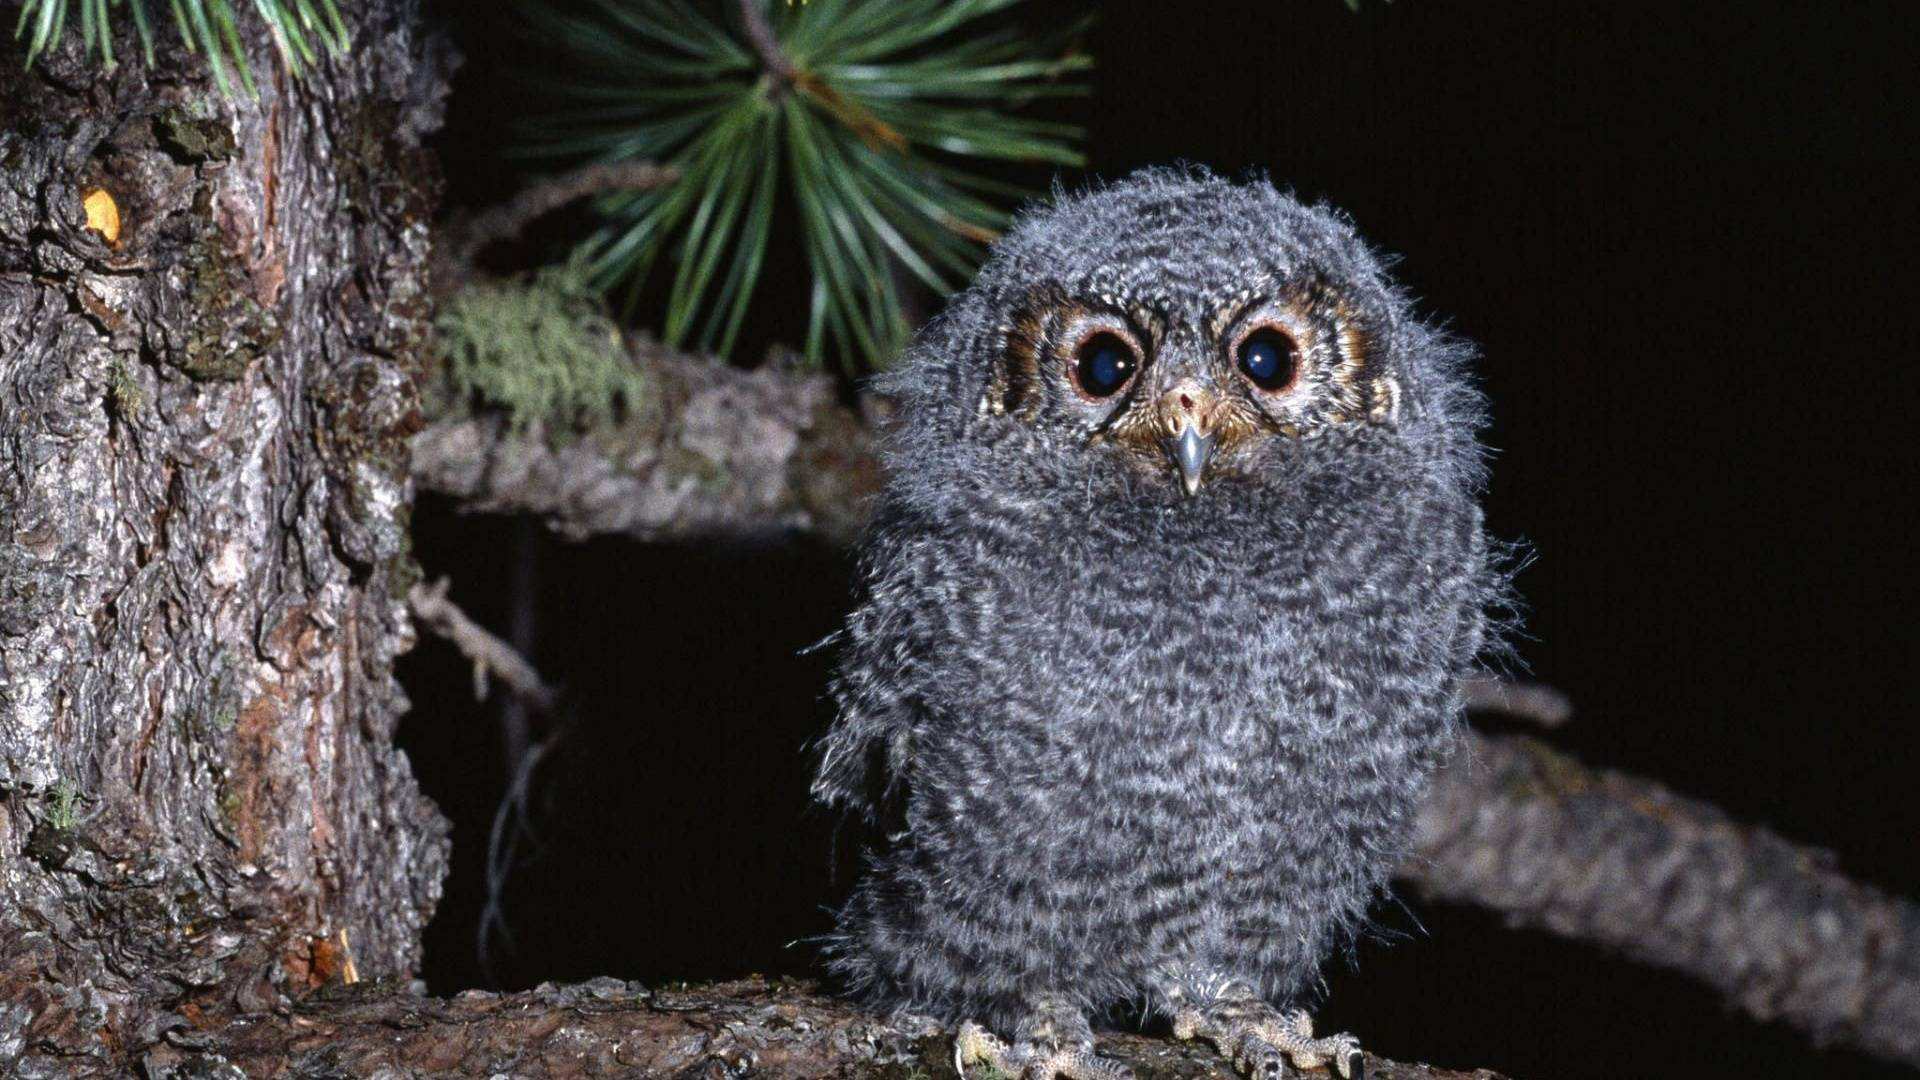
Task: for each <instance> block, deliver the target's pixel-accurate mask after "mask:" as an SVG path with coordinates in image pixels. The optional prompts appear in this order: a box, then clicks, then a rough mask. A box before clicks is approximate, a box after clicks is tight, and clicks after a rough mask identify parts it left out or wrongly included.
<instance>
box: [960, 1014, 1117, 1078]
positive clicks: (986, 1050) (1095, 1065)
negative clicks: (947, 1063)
mask: <svg viewBox="0 0 1920 1080" xmlns="http://www.w3.org/2000/svg"><path fill="white" fill-rule="evenodd" d="M975 1062H979V1063H982V1064H985V1065H987V1066H989V1067H991V1068H992V1069H993V1070H994V1071H995V1072H998V1073H1002V1074H1005V1075H1007V1076H1018V1077H1020V1078H1021V1080H1054V1078H1055V1077H1058V1078H1060V1080H1133V1070H1132V1069H1129V1068H1127V1067H1126V1066H1125V1065H1122V1064H1121V1063H1119V1062H1117V1061H1113V1060H1111V1059H1109V1058H1103V1057H1101V1056H1100V1055H1098V1054H1096V1053H1094V1052H1093V1047H1092V1045H1091V1044H1088V1045H1072V1046H1050V1045H1046V1044H1044V1043H1040V1042H1031V1041H1021V1042H1017V1043H1015V1044H1013V1045H1012V1046H1008V1045H1007V1044H1006V1043H1005V1042H1003V1041H1002V1040H1001V1039H1000V1037H999V1036H997V1035H995V1034H993V1033H992V1032H990V1031H988V1030H987V1029H986V1028H983V1027H981V1026H980V1025H979V1024H976V1023H973V1022H972V1021H968V1022H967V1023H964V1024H961V1025H960V1034H959V1035H958V1036H957V1037H956V1038H955V1039H954V1040H953V1071H954V1072H956V1073H958V1074H959V1075H960V1078H961V1080H966V1076H967V1066H968V1065H971V1064H974V1063H975Z"/></svg>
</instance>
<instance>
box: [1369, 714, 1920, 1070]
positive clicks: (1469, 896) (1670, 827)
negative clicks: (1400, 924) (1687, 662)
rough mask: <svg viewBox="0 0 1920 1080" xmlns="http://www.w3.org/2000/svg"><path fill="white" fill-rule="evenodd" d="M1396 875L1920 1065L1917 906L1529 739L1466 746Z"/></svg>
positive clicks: (1825, 859) (1761, 1013) (1826, 861)
mask: <svg viewBox="0 0 1920 1080" xmlns="http://www.w3.org/2000/svg"><path fill="white" fill-rule="evenodd" d="M1468 750H1469V752H1468V753H1467V754H1466V755H1462V757H1461V758H1460V760H1458V761H1456V763H1455V764H1454V765H1452V766H1450V767H1449V768H1447V769H1445V770H1443V771H1442V772H1441V774H1440V777H1439V780H1438V782H1437V783H1436V784H1435V785H1434V790H1433V793H1432V795H1431V797H1430V798H1429V800H1428V802H1427V805H1426V808H1425V809H1424V810H1423V811H1422V813H1421V815H1420V818H1419V822H1418V835H1417V840H1416V844H1417V853H1418V856H1419V857H1418V858H1417V859H1416V860H1414V861H1412V862H1409V863H1408V864H1407V865H1405V866H1403V867H1402V873H1401V879H1402V880H1403V881H1407V882H1410V883H1411V884H1413V885H1414V886H1415V887H1416V888H1417V889H1418V890H1419V891H1420V892H1421V893H1423V894H1425V895H1427V896H1429V897H1433V898H1438V899H1444V900H1459V901H1466V902H1470V903H1475V904H1480V905H1483V906H1486V907H1491V908H1493V909H1495V910H1497V911H1503V912H1506V913H1507V914H1508V915H1509V916H1510V917H1511V918H1512V919H1513V920H1514V921H1515V922H1517V923H1521V924H1524V925H1529V926H1536V927H1543V928H1545V929H1548V930H1551V931H1553V932H1554V933H1557V934H1562V935H1564V936H1567V937H1572V938H1579V939H1582V940H1586V941H1594V942H1599V943H1601V944H1604V945H1608V946H1611V947H1613V948H1616V949H1619V950H1620V951H1621V952H1624V953H1626V954H1627V955H1629V956H1632V957H1634V958H1636V959H1639V960H1642V961H1644V962H1646V963H1649V964H1654V965H1657V966H1659V967H1666V968H1674V969H1676V970H1679V971H1683V972H1685V973H1687V974H1688V975H1691V976H1693V977H1694V978H1697V979H1700V980H1701V981H1703V982H1706V983H1708V984H1709V985H1711V986H1714V987H1716V988H1717V989H1719V990H1720V991H1721V992H1722V993H1724V994H1726V995H1727V997H1728V998H1729V999H1730V1000H1732V1001H1735V1002H1738V1003H1739V1005H1740V1007H1741V1008H1743V1009H1745V1010H1746V1011H1747V1012H1749V1013H1751V1014H1753V1015H1754V1016H1756V1017H1759V1018H1760V1019H1763V1020H1771V1019H1780V1020H1785V1021H1787V1022H1788V1023H1791V1024H1794V1025H1795V1026H1797V1027H1800V1028H1802V1029H1804V1030H1806V1031H1809V1032H1812V1033H1813V1035H1814V1037H1815V1038H1816V1039H1817V1040H1820V1041H1823V1042H1835V1043H1843V1044H1846V1045H1849V1046H1855V1047H1858V1048H1860V1049H1862V1050H1866V1051H1868V1052H1870V1053H1874V1054H1878V1055H1880V1056H1881V1057H1885V1058H1888V1059H1891V1060H1894V1061H1900V1062H1905V1063H1907V1064H1910V1065H1920V906H1916V905H1915V904H1913V903H1910V902H1908V901H1906V900H1902V899H1899V898H1898V897H1893V896H1888V895H1887V894H1886V893H1883V892H1881V891H1880V890H1878V889H1875V888H1873V887H1871V886H1868V885H1862V884H1860V883H1858V882H1855V881H1851V880H1849V879H1848V878H1847V877H1846V876H1845V875H1843V874H1841V873H1840V872H1839V870H1838V869H1837V868H1836V866H1835V865H1834V860H1833V857H1832V856H1831V855H1830V854H1828V853H1827V852H1824V851H1820V850H1817V849H1813V848H1807V847H1802V846H1800V845H1797V844H1793V843H1790V842H1788V841H1786V840H1784V839H1782V838H1781V837H1779V836H1776V835H1774V834H1773V833H1771V832H1768V831H1767V830H1765V829H1762V828H1758V827H1756V826H1752V825H1743V824H1740V823H1739V822H1736V821H1734V820H1732V819H1730V818H1729V817H1728V816H1727V815H1726V814H1725V813H1723V812H1721V811H1720V810H1717V809H1715V808H1714V807H1712V806H1709V805H1707V804H1705V803H1702V802H1699V801H1698V800H1694V799H1686V798H1682V797H1680V796H1678V795H1675V794H1673V793H1672V792H1670V791H1667V790H1666V789H1665V788H1662V787H1661V786H1660V785H1658V784H1654V783H1651V782H1649V781H1646V780H1642V779H1638V778H1636V777H1630V776H1623V775H1621V774H1619V773H1612V772H1606V771H1603V770H1598V769H1591V768H1588V767H1587V766H1585V765H1582V764H1580V763H1579V762H1577V761H1574V760H1573V759H1571V758H1569V757H1567V756H1565V755H1564V754H1560V753H1557V752H1555V751H1553V750H1550V749H1548V748H1547V747H1546V746H1544V745H1542V744H1540V743H1538V742H1536V741H1533V740H1530V739H1515V738H1485V737H1478V736H1476V737H1474V738H1472V740H1471V742H1470V744H1469V747H1468Z"/></svg>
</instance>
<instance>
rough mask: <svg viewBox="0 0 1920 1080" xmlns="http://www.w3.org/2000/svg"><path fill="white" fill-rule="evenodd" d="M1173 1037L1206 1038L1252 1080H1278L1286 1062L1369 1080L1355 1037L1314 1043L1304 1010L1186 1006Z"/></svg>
mask: <svg viewBox="0 0 1920 1080" xmlns="http://www.w3.org/2000/svg"><path fill="white" fill-rule="evenodd" d="M1173 1037H1174V1038H1176V1039H1196V1038H1197V1039H1205V1040H1206V1041H1207V1042H1210V1043H1212V1044H1213V1047H1214V1049H1216V1050H1218V1051H1220V1053H1221V1054H1223V1055H1225V1056H1226V1057H1227V1058H1228V1059H1230V1060H1231V1061H1232V1062H1233V1067H1234V1068H1235V1069H1238V1070H1239V1071H1240V1073H1241V1075H1243V1076H1246V1077H1249V1078H1250V1080H1279V1078H1280V1077H1282V1076H1285V1075H1286V1063H1287V1062H1289V1061H1291V1062H1292V1063H1293V1065H1294V1066H1295V1067H1296V1068H1301V1069H1312V1068H1317V1067H1319V1066H1321V1065H1327V1066H1331V1067H1332V1069H1333V1070H1334V1071H1335V1072H1337V1073H1339V1074H1340V1075H1341V1076H1342V1077H1344V1078H1345V1080H1366V1066H1365V1065H1364V1064H1363V1059H1362V1058H1361V1056H1360V1041H1359V1040H1358V1039H1355V1038H1354V1037H1353V1036H1351V1035H1345V1034H1341V1035H1327V1036H1324V1037H1321V1038H1315V1037H1314V1034H1313V1017H1311V1016H1309V1015H1307V1012H1306V1010H1305V1009H1294V1010H1293V1011H1291V1012H1286V1013H1282V1012H1280V1011H1279V1010H1278V1009H1275V1008H1274V1007H1273V1006H1271V1005H1269V1004H1267V1003H1266V1002H1264V1001H1260V1000H1258V999H1234V1000H1227V1001H1221V1002H1218V1003H1216V1004H1214V1005H1213V1006H1211V1007H1209V1008H1207V1009H1204V1010H1202V1009H1196V1008H1194V1007H1193V1006H1191V1005H1188V1006H1183V1007H1182V1008H1181V1009H1180V1010H1179V1011H1177V1012H1175V1013H1174V1014H1173Z"/></svg>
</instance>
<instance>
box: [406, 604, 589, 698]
mask: <svg viewBox="0 0 1920 1080" xmlns="http://www.w3.org/2000/svg"><path fill="white" fill-rule="evenodd" d="M407 603H408V605H409V606H410V607H412V608H413V614H414V617H415V618H417V619H419V620H420V624H421V625H422V626H424V627H426V628H427V629H429V630H431V631H433V632H434V633H436V634H438V635H440V636H441V637H443V638H445V639H447V640H448V641H449V642H452V644H453V647H454V648H456V649H459V650H460V652H461V655H463V656H465V657H466V658H467V659H468V660H471V661H472V662H473V674H474V693H475V696H476V697H483V698H484V697H485V696H486V677H487V676H488V675H489V674H491V675H495V676H498V677H499V679H500V681H501V682H503V683H505V684H506V685H507V689H508V690H509V691H511V692H512V693H514V694H515V695H517V696H518V697H519V698H520V699H521V700H522V701H525V702H527V703H528V704H529V705H532V706H533V707H534V708H536V709H538V710H540V711H541V712H543V713H544V712H551V711H552V710H553V707H554V703H555V702H556V701H558V700H559V695H558V694H556V693H555V692H554V690H553V689H552V688H551V687H549V686H548V685H547V684H546V681H545V680H543V679H541V678H540V673H539V672H538V671H536V670H534V667H533V665H532V664H529V663H528V662H527V661H526V658H525V657H522V656H521V655H520V654H519V653H518V652H516V651H514V648H513V646H511V645H508V644H507V643H506V642H504V641H502V640H500V639H499V638H497V637H495V636H493V635H492V634H491V633H489V632H488V631H487V630H486V628H485V627H482V626H481V625H480V624H479V623H477V622H474V621H473V619H472V618H471V617H469V616H468V615H467V613H466V612H464V611H462V610H460V607H459V605H457V604H455V603H454V602H453V601H451V600H449V599H447V579H446V578H441V579H440V580H439V581H436V582H434V583H433V584H431V585H415V586H414V587H413V588H412V589H410V590H408V592H407Z"/></svg>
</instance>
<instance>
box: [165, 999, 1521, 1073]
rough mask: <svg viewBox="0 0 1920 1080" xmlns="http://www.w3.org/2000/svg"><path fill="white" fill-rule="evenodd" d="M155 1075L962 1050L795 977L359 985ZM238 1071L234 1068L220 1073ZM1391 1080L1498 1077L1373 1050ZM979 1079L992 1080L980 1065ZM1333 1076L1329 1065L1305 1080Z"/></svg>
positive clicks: (1146, 1041)
mask: <svg viewBox="0 0 1920 1080" xmlns="http://www.w3.org/2000/svg"><path fill="white" fill-rule="evenodd" d="M1099 1050H1100V1052H1101V1053H1103V1054H1107V1055H1110V1056H1112V1057H1115V1058H1118V1059H1119V1060H1121V1061H1124V1062H1126V1063H1127V1064H1128V1065H1130V1066H1131V1067H1132V1068H1133V1070H1134V1074H1135V1075H1136V1076H1141V1077H1156V1078H1162V1080H1199V1078H1201V1077H1208V1078H1218V1077H1222V1076H1228V1075H1233V1073H1232V1069H1231V1066H1229V1065H1228V1063H1227V1062H1226V1060H1225V1059H1223V1058H1221V1057H1220V1056H1219V1055H1218V1054H1215V1053H1214V1052H1213V1051H1212V1049H1211V1048H1209V1047H1206V1046H1204V1045H1198V1044H1194V1043H1176V1042H1173V1041H1172V1040H1170V1039H1164V1038H1153V1037H1148V1036H1141V1035H1129V1034H1107V1035H1102V1036H1101V1037H1100V1040H1099ZM143 1064H144V1065H145V1069H146V1074H147V1076H148V1078H149V1080H175V1078H178V1080H187V1078H189V1077H195V1078H197V1077H206V1076H233V1075H235V1073H236V1072H237V1073H238V1074H239V1075H244V1076H248V1077H269V1076H330V1077H331V1076H355V1077H361V1076H364V1077H376V1076H379V1077H387V1076H391V1077H407V1076H421V1075H425V1076H434V1077H445V1078H462V1077H472V1078H474V1080H485V1078H490V1077H495V1076H511V1077H513V1078H514V1080H586V1078H597V1077H642V1076H645V1077H675V1078H687V1080H695V1078H700V1080H705V1078H709V1077H711V1078H713V1080H727V1078H731V1077H744V1076H753V1077H755V1078H758V1080H780V1078H786V1077H791V1078H794V1080H801V1078H806V1080H812V1078H815V1077H825V1076H831V1077H835V1078H837V1080H957V1077H956V1074H955V1072H954V1069H953V1039H952V1038H951V1036H950V1035H949V1034H947V1033H943V1032H941V1031H939V1030H937V1029H935V1028H932V1027H930V1026H919V1025H915V1024H912V1023H906V1022H896V1021H888V1020H883V1019H881V1018H878V1017H875V1016H873V1015H872V1014H870V1013H867V1012H864V1011H863V1010H861V1009H860V1008H858V1007H857V1006H854V1005H851V1004H849V1003H848V1002H846V1001H843V1000H840V999H837V998H831V997H823V996H820V995H819V994H818V993H817V992H815V991H814V989H813V988H812V987H811V986H810V985H808V984H806V983H801V982H795V981H791V980H779V981H776V982H772V983H769V982H766V981H764V980H761V979H757V978H753V979H743V980H740V981H738V982H732V983H719V984H715V985H711V986H676V987H672V988H661V989H656V990H651V991H649V990H648V989H646V988H645V987H642V986H640V985H639V984H638V983H624V982H621V981H620V980H618V979H596V980H594V981H592V982H588V983H582V984H580V985H576V986H542V987H540V988H539V989H536V990H533V991H530V992H527V993H521V994H486V993H478V992H471V993H466V994H461V995H460V996H459V997H456V998H452V999H450V1000H439V999H433V998H420V997H412V996H408V995H406V994H403V993H396V992H394V991H392V990H391V989H382V988H377V987H376V988H367V989H360V988H355V989H353V990H350V991H346V992H344V993H341V994H337V995H332V999H331V1000H311V1001H304V1002H301V1003H299V1004H297V1005H293V1006H290V1007H288V1008H286V1009H283V1010H279V1011H276V1012H274V1013H269V1014H262V1015H259V1016H252V1017H246V1018H243V1019H241V1020H240V1021H238V1022H236V1023H234V1024H232V1025H230V1026H227V1027H224V1028H221V1029H219V1030H213V1031H206V1032H193V1033H186V1032H183V1033H181V1036H180V1037H179V1038H178V1039H176V1040H175V1044H174V1045H170V1046H166V1047H161V1048H158V1049H156V1050H154V1051H153V1052H152V1053H150V1054H149V1055H147V1057H146V1059H145V1061H144V1062H143ZM223 1070H232V1071H223ZM1366 1070H1367V1075H1368V1076H1369V1077H1375V1078H1383V1080H1498V1074H1496V1073H1492V1072H1488V1071H1486V1070H1481V1071H1478V1072H1472V1073H1460V1072H1452V1071H1449V1070H1445V1069H1435V1068H1432V1067H1430V1066H1426V1065H1405V1064H1400V1063H1397V1062H1392V1061H1387V1060H1385V1059H1384V1058H1378V1057H1374V1056H1372V1055H1368V1057H1367V1061H1366ZM969 1075H970V1076H971V1077H973V1078H974V1080H980V1078H981V1077H982V1076H984V1075H986V1070H985V1069H983V1068H981V1067H979V1066H975V1067H973V1068H971V1069H970V1070H969ZM1303 1075H1306V1076H1309V1077H1321V1076H1331V1075H1332V1074H1331V1073H1329V1072H1327V1071H1326V1070H1324V1069H1320V1070H1314V1071H1313V1072H1310V1073H1306V1074H1303Z"/></svg>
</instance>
